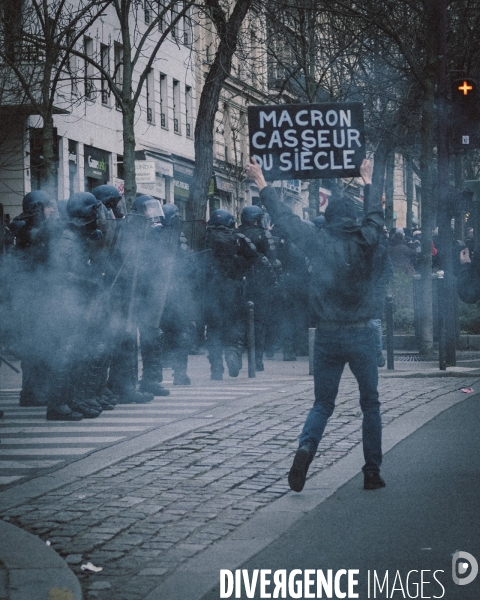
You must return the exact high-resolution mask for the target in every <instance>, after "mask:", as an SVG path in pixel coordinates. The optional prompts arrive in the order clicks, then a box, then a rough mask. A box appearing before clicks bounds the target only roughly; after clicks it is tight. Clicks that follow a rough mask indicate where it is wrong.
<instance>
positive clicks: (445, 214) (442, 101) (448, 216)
mask: <svg viewBox="0 0 480 600" xmlns="http://www.w3.org/2000/svg"><path fill="white" fill-rule="evenodd" d="M437 11H438V12H437V19H438V21H437V40H438V48H437V91H436V95H435V102H436V105H437V163H438V165H437V182H438V183H437V184H438V188H437V189H438V192H437V193H438V209H439V210H438V233H439V238H440V264H441V267H440V268H441V269H442V270H443V271H444V273H445V278H444V279H443V281H442V282H441V283H440V288H441V289H442V295H441V296H440V295H439V296H438V299H439V303H438V308H439V313H440V314H441V315H442V316H441V318H442V319H443V321H442V323H441V328H442V329H443V330H441V331H440V337H439V344H441V345H443V344H445V346H443V348H442V350H441V351H439V360H440V354H441V352H444V355H443V360H444V362H445V363H446V362H447V361H448V364H449V365H452V366H454V365H455V364H456V352H455V350H456V348H455V345H456V339H455V329H454V327H455V305H454V277H453V257H452V244H453V232H452V226H451V220H452V217H453V215H454V212H455V211H454V207H453V206H452V203H453V200H454V197H453V195H452V194H451V193H450V191H449V185H450V156H449V151H448V106H447V82H448V75H447V28H448V26H447V0H437ZM442 278H443V273H442ZM442 336H443V337H442ZM440 338H442V339H440ZM439 348H440V346H439ZM444 368H445V366H443V367H442V363H440V369H442V370H443V369H444Z"/></svg>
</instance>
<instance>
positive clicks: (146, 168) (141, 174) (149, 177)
mask: <svg viewBox="0 0 480 600" xmlns="http://www.w3.org/2000/svg"><path fill="white" fill-rule="evenodd" d="M135 181H136V183H137V186H138V185H140V184H143V183H155V162H154V161H153V160H136V161H135Z"/></svg>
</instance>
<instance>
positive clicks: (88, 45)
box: [84, 37, 96, 100]
mask: <svg viewBox="0 0 480 600" xmlns="http://www.w3.org/2000/svg"><path fill="white" fill-rule="evenodd" d="M84 51H85V56H87V57H89V58H93V40H92V39H91V38H87V37H86V38H85V40H84ZM93 75H94V73H93V65H92V64H91V63H90V62H88V60H86V59H85V98H86V99H87V100H95V92H96V89H95V80H94V77H93Z"/></svg>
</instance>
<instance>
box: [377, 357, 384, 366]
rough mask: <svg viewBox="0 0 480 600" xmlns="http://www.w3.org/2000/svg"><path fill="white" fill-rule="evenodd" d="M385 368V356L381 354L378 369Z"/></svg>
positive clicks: (378, 358) (378, 359)
mask: <svg viewBox="0 0 480 600" xmlns="http://www.w3.org/2000/svg"><path fill="white" fill-rule="evenodd" d="M384 366H385V357H384V356H383V354H379V355H378V356H377V367H384Z"/></svg>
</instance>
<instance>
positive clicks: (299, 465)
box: [288, 446, 313, 492]
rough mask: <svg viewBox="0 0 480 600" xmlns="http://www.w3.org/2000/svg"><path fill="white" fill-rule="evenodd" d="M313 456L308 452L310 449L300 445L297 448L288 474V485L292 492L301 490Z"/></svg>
mask: <svg viewBox="0 0 480 600" xmlns="http://www.w3.org/2000/svg"><path fill="white" fill-rule="evenodd" d="M312 459H313V456H311V454H310V449H309V448H307V447H305V446H302V447H301V448H299V449H298V450H297V453H296V454H295V458H294V459H293V465H292V468H291V469H290V473H289V474H288V485H289V486H290V489H292V490H293V491H294V492H301V491H302V490H303V486H304V485H305V479H306V478H307V471H308V467H309V466H310V463H311V462H312Z"/></svg>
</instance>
